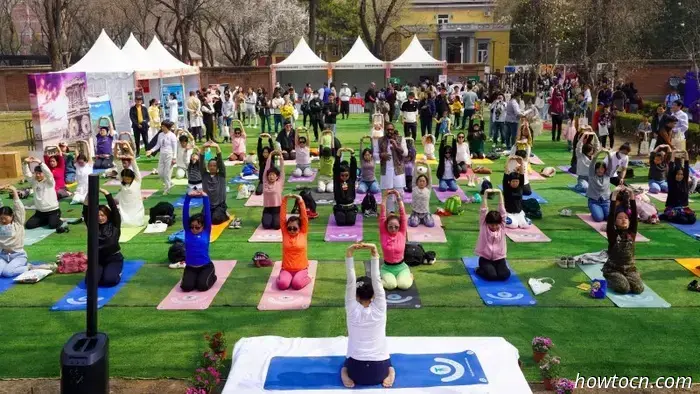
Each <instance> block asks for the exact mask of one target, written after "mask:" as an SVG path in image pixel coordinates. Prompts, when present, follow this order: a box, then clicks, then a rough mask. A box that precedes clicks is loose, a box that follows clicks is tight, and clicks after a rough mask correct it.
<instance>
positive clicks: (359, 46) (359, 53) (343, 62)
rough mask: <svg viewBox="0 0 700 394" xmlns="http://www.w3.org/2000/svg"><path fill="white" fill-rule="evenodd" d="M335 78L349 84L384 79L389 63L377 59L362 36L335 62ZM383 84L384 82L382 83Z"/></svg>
mask: <svg viewBox="0 0 700 394" xmlns="http://www.w3.org/2000/svg"><path fill="white" fill-rule="evenodd" d="M332 68H333V80H334V81H336V82H339V83H343V82H345V83H347V84H348V85H349V86H364V85H366V84H367V81H368V80H372V81H382V80H383V79H384V78H385V70H386V68H387V63H386V62H384V61H383V60H379V59H377V57H376V56H374V55H373V54H372V52H370V51H369V49H367V47H366V46H365V43H364V42H362V39H361V38H360V37H357V40H355V43H354V44H353V46H352V48H350V50H349V51H348V53H346V54H345V56H343V58H342V59H340V60H338V61H337V62H335V63H333V65H332ZM382 85H383V84H382Z"/></svg>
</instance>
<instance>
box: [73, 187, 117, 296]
mask: <svg viewBox="0 0 700 394" xmlns="http://www.w3.org/2000/svg"><path fill="white" fill-rule="evenodd" d="M100 193H102V194H103V195H104V196H105V198H106V199H107V205H100V206H99V208H98V211H97V223H98V227H97V237H98V240H97V243H98V251H97V255H98V258H97V262H98V264H97V265H96V267H97V277H98V282H97V285H98V286H99V287H114V286H116V285H118V284H119V282H121V280H122V269H123V268H124V256H123V255H122V252H121V246H120V245H119V237H120V236H121V227H122V218H121V215H120V214H119V208H117V202H116V201H114V198H113V197H112V195H111V194H110V193H109V192H108V191H107V190H105V189H100ZM89 203H90V202H89V201H88V199H87V198H86V199H85V201H84V203H83V218H85V225H86V226H89V223H90V217H89V213H90V209H89V208H88V204H89ZM92 203H93V204H94V203H95V201H93V202H92ZM122 204H123V202H122Z"/></svg>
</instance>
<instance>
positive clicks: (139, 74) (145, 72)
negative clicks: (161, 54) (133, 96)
mask: <svg viewBox="0 0 700 394" xmlns="http://www.w3.org/2000/svg"><path fill="white" fill-rule="evenodd" d="M122 54H123V55H124V57H126V58H127V59H129V60H130V61H131V62H132V64H133V66H134V70H135V73H136V79H155V78H160V69H159V67H158V60H157V59H154V58H152V57H151V54H150V53H148V52H147V51H146V50H145V49H144V48H143V47H142V46H141V44H140V43H139V42H138V40H137V39H136V37H134V34H133V33H131V35H129V39H128V40H127V41H126V44H124V47H123V48H122Z"/></svg>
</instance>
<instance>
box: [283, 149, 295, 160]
mask: <svg viewBox="0 0 700 394" xmlns="http://www.w3.org/2000/svg"><path fill="white" fill-rule="evenodd" d="M282 158H283V159H284V160H295V159H296V158H297V153H296V152H295V151H294V150H290V151H286V150H283V151H282Z"/></svg>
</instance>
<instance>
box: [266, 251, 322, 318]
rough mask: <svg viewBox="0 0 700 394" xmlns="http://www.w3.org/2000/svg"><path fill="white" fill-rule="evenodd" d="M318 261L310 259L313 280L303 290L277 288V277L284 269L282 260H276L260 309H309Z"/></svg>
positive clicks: (310, 273) (310, 272)
mask: <svg viewBox="0 0 700 394" xmlns="http://www.w3.org/2000/svg"><path fill="white" fill-rule="evenodd" d="M317 265H318V261H316V260H309V276H310V277H311V282H310V283H309V284H308V285H306V287H304V288H303V289H301V290H292V289H291V288H290V289H288V290H280V289H278V288H277V277H278V276H279V274H280V271H281V270H282V262H281V261H277V262H275V266H274V267H273V268H272V273H270V279H268V280H267V286H266V287H265V292H263V295H262V298H260V303H259V304H258V310H259V311H289V310H296V309H308V308H309V306H311V296H312V295H313V293H314V284H315V283H316V267H317Z"/></svg>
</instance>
